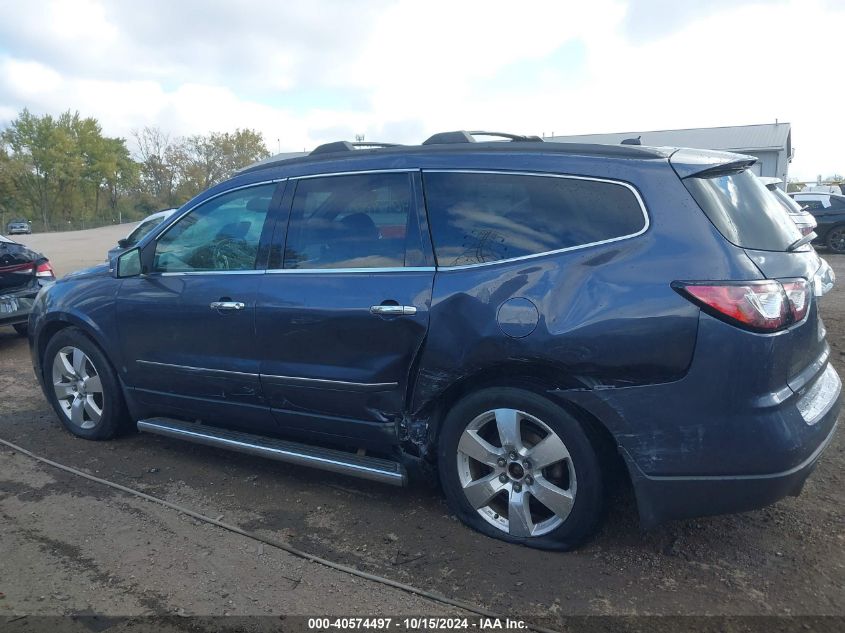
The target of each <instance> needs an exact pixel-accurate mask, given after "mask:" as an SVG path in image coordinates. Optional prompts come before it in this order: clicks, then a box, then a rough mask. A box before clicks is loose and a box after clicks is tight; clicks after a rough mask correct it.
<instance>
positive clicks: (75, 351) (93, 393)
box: [53, 346, 103, 429]
mask: <svg viewBox="0 0 845 633" xmlns="http://www.w3.org/2000/svg"><path fill="white" fill-rule="evenodd" d="M53 392H54V393H55V394H56V400H57V401H58V403H59V407H60V408H61V409H62V411H63V412H64V414H65V416H67V419H68V420H70V421H71V422H72V423H73V424H74V425H76V426H78V427H79V428H82V429H92V428H94V427H95V426H97V424H98V423H99V422H100V418H101V417H102V415H103V383H102V381H101V379H100V374H99V373H98V372H97V368H96V367H94V363H93V362H92V361H91V359H90V358H89V357H88V356H87V355H86V354H85V352H83V351H82V350H81V349H79V348H77V347H70V346H68V347H63V348H61V349H60V350H59V351H58V352H57V353H56V356H55V357H54V358H53Z"/></svg>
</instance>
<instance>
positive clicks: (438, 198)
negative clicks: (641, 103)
mask: <svg viewBox="0 0 845 633" xmlns="http://www.w3.org/2000/svg"><path fill="white" fill-rule="evenodd" d="M423 178H424V184H425V197H426V208H427V209H428V216H429V222H430V224H431V236H432V240H433V241H434V249H435V253H436V255H437V263H438V264H439V265H440V266H465V265H471V264H483V263H488V262H495V261H500V260H504V259H512V258H515V257H524V256H527V255H537V254H540V253H546V252H549V251H556V250H560V249H564V248H571V247H576V246H583V245H585V244H593V243H596V242H603V241H606V240H612V239H616V238H620V237H626V236H630V235H634V234H636V233H639V232H640V231H642V230H644V229H645V227H646V217H645V214H644V211H643V208H642V206H641V205H640V202H639V200H638V199H637V196H636V195H635V194H634V192H633V191H631V190H630V189H629V188H627V187H625V186H623V185H621V184H614V183H609V182H601V181H593V180H580V179H575V178H566V177H553V176H540V175H537V176H533V175H517V174H490V173H457V172H426V173H424V174H423Z"/></svg>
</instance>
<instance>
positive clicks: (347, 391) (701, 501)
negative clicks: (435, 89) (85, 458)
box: [30, 132, 841, 549]
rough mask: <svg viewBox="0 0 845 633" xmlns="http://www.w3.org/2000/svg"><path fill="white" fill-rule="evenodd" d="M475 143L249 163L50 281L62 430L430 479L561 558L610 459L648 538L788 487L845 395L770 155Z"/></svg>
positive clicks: (382, 476)
mask: <svg viewBox="0 0 845 633" xmlns="http://www.w3.org/2000/svg"><path fill="white" fill-rule="evenodd" d="M474 134H480V133H468V132H447V133H441V134H436V135H434V136H433V137H431V138H430V139H428V140H427V141H426V142H425V143H423V144H422V145H419V146H404V147H403V146H377V147H372V146H369V147H367V148H366V149H358V148H357V147H355V146H354V145H351V144H349V143H344V142H337V143H331V144H328V145H324V146H320V147H318V148H317V149H315V150H314V151H313V152H311V154H310V155H309V156H306V157H303V158H295V159H290V160H281V161H270V162H268V163H265V164H263V165H260V166H256V167H254V168H251V169H247V170H245V171H243V172H241V173H240V174H238V175H237V176H235V177H234V178H231V179H229V180H227V181H226V182H223V183H221V184H219V185H217V186H215V187H213V188H211V189H209V190H208V191H205V192H203V193H202V194H200V195H199V196H197V197H196V198H194V199H193V200H191V201H190V202H188V203H187V204H186V205H184V206H183V207H182V208H181V209H180V210H179V212H178V213H176V214H174V215H173V216H171V217H170V218H169V219H167V220H165V223H164V224H163V225H162V226H161V227H159V228H158V229H156V230H155V231H154V232H152V233H150V234H148V235H147V237H145V238H143V239H142V240H141V241H140V242H139V243H138V244H137V246H135V247H132V248H130V249H128V250H127V251H125V252H123V253H121V254H120V255H118V256H117V258H116V261H115V262H114V264H115V265H114V266H111V267H109V266H104V265H103V266H99V267H95V268H92V269H89V270H86V271H81V272H79V273H76V274H75V275H73V276H69V277H65V278H64V279H62V280H60V281H59V282H57V283H56V284H54V285H53V286H51V287H50V288H48V289H47V290H45V291H44V292H42V293H41V294H39V296H38V300H37V301H36V305H35V307H34V309H33V314H32V317H31V319H30V325H31V327H32V330H33V331H32V333H31V335H30V346H31V350H32V357H33V362H34V366H35V374H36V375H37V376H38V379H39V381H40V382H41V385H42V389H43V391H44V394H45V396H46V397H47V399H48V400H49V402H50V404H51V405H52V407H53V409H54V411H55V413H56V415H57V416H58V419H59V420H61V423H62V424H63V425H64V426H65V428H66V429H67V430H69V431H70V432H71V433H74V434H75V435H77V436H79V437H82V438H87V439H91V440H104V439H108V438H111V437H114V436H115V435H116V434H118V433H119V432H121V430H123V429H131V428H133V427H136V428H137V429H139V430H141V431H145V432H150V433H157V434H161V435H165V436H168V437H173V438H179V439H183V440H187V441H193V442H199V443H202V444H207V445H211V446H217V447H222V448H228V449H232V450H237V451H242V452H246V453H249V454H251V455H256V456H263V457H267V458H271V459H277V460H280V461H286V462H289V463H292V464H295V465H297V466H298V467H303V466H311V467H314V468H322V469H325V470H329V471H333V472H340V473H347V474H350V475H356V476H360V477H365V478H368V479H371V480H376V481H381V482H385V483H391V484H394V485H403V484H404V483H405V482H406V479H407V470H406V466H407V464H415V465H417V466H422V467H423V468H425V467H428V468H437V469H438V470H439V480H440V482H441V485H442V487H443V490H444V492H445V495H446V498H447V500H448V502H449V505H450V507H451V509H452V511H453V512H454V514H455V515H456V516H457V517H459V518H460V519H461V520H462V521H464V522H465V523H466V524H467V525H469V526H471V527H472V528H474V529H476V530H478V531H480V532H482V533H484V534H487V535H489V536H493V537H496V538H500V539H503V540H505V541H508V542H511V543H519V544H524V545H528V546H532V547H538V548H545V549H568V548H572V547H574V546H576V545H577V544H579V543H580V542H582V541H583V540H584V539H585V538H587V537H588V536H589V535H590V534H591V533H592V532H593V531H594V530H595V529H596V526H597V525H598V522H599V519H600V517H601V516H602V506H603V504H604V503H605V502H606V499H607V495H605V491H606V486H607V482H608V481H609V480H610V479H612V477H611V473H613V472H616V469H617V468H620V467H621V468H627V471H628V473H629V474H630V479H631V481H632V483H633V488H634V491H635V493H636V499H637V505H638V508H639V512H640V516H641V520H642V524H643V525H644V526H645V527H651V526H654V525H656V524H658V523H660V522H663V521H666V520H669V519H674V518H682V517H690V516H698V515H703V514H717V513H725V512H736V511H742V510H747V509H750V508H755V507H759V506H762V505H766V504H769V503H773V502H775V501H777V500H778V499H781V498H782V497H784V496H787V495H797V494H799V492H800V491H801V489H802V487H803V485H804V481H805V480H806V478H807V477H808V476H809V475H810V473H811V472H812V470H813V468H814V467H815V465H816V463H817V461H818V459H819V457H820V455H821V454H822V452H823V451H824V449H825V448H826V447H827V446H828V444H829V443H830V441H831V439H832V438H833V434H834V432H835V429H836V419H837V416H838V414H839V410H840V405H841V383H840V380H839V377H838V375H837V373H836V370H835V369H834V367H833V365H832V364H830V363H829V362H828V357H829V356H830V348H829V346H828V344H827V342H826V340H825V329H824V326H823V325H822V323H821V321H820V320H819V313H818V302H817V296H816V292H817V291H818V292H821V291H823V289H824V288H823V286H822V285H821V284H818V283H817V282H816V278H817V275H818V274H819V271H820V270H822V262H821V260H820V258H819V256H818V254H817V253H816V251H815V250H814V249H813V248H811V247H810V246H809V244H807V243H806V242H807V240H808V238H809V236H802V235H801V232H800V231H799V230H798V228H797V227H796V226H795V224H794V223H793V222H792V221H791V220H790V219H789V217H788V216H787V215H786V214H785V213H784V212H783V209H782V208H781V207H780V206H779V204H778V203H777V201H776V200H775V198H774V197H773V196H772V195H771V194H770V193H769V192H768V191H767V190H766V188H765V187H764V186H763V184H762V183H760V181H759V180H758V179H757V177H756V176H754V175H753V174H752V173H751V172H750V171H749V167H750V166H751V165H752V164H753V163H754V162H755V160H756V159H755V158H753V157H750V156H741V155H737V154H729V153H722V152H710V151H702V150H683V149H678V150H675V149H667V148H650V147H642V146H629V145H586V144H567V143H544V142H542V140H541V139H539V138H537V137H520V136H515V135H494V136H502V137H504V138H506V139H508V141H509V142H498V141H497V142H477V141H476V140H475V137H474ZM90 450H91V451H92V452H96V451H99V450H102V448H101V445H97V444H94V445H92V446H91V449H90Z"/></svg>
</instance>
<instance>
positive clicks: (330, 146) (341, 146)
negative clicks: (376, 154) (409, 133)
mask: <svg viewBox="0 0 845 633" xmlns="http://www.w3.org/2000/svg"><path fill="white" fill-rule="evenodd" d="M379 147H396V143H364V142H363V141H361V142H358V141H356V142H354V143H350V142H349V141H335V142H334V143H324V144H323V145H318V146H317V147H315V148H314V149H313V150H311V153H310V154H309V156H314V155H316V154H334V153H336V152H354V151H355V150H356V149H358V148H373V149H375V148H379Z"/></svg>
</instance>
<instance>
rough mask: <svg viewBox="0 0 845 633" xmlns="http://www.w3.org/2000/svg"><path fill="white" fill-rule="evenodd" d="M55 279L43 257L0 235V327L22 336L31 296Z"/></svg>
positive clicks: (51, 269) (24, 330)
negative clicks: (8, 328) (15, 331)
mask: <svg viewBox="0 0 845 633" xmlns="http://www.w3.org/2000/svg"><path fill="white" fill-rule="evenodd" d="M55 280H56V277H55V275H54V274H53V268H52V267H51V266H50V262H49V261H48V260H47V258H46V257H44V256H43V255H41V254H40V253H36V252H35V251H32V250H30V249H28V248H27V247H26V246H24V245H23V244H18V243H17V242H13V241H12V240H10V239H8V238H7V237H3V236H2V235H0V326H1V325H11V326H12V327H14V328H15V330H17V332H18V333H19V334H22V335H25V334H26V331H27V327H26V324H27V319H28V318H29V313H30V310H31V309H32V302H33V300H34V299H35V295H37V294H38V291H39V290H40V289H41V288H42V287H43V286H44V285H45V284H48V283H52V282H54V281H55Z"/></svg>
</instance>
